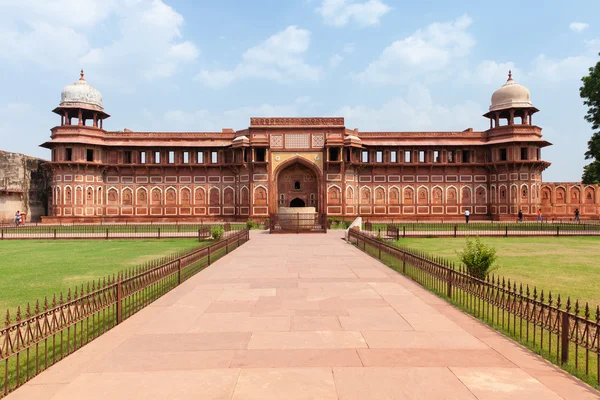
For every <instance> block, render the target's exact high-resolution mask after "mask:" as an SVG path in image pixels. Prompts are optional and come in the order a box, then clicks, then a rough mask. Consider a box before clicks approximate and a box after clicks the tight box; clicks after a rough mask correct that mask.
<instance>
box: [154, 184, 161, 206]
mask: <svg viewBox="0 0 600 400" xmlns="http://www.w3.org/2000/svg"><path fill="white" fill-rule="evenodd" d="M151 203H152V205H153V206H160V205H161V204H162V191H161V190H160V189H159V188H154V189H152V197H151Z"/></svg>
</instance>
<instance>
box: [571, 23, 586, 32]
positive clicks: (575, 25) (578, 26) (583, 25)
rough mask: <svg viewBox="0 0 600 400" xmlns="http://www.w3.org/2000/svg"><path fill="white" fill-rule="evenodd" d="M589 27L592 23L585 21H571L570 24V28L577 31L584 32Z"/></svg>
mask: <svg viewBox="0 0 600 400" xmlns="http://www.w3.org/2000/svg"><path fill="white" fill-rule="evenodd" d="M589 27H590V25H589V24H586V23H585V22H571V23H570V24H569V29H571V30H572V31H573V32H577V33H580V32H583V31H585V30H586V29H587V28H589Z"/></svg>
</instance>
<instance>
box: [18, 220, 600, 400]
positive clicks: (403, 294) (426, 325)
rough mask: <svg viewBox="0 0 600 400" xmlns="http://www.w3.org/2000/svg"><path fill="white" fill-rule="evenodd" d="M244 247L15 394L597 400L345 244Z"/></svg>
mask: <svg viewBox="0 0 600 400" xmlns="http://www.w3.org/2000/svg"><path fill="white" fill-rule="evenodd" d="M342 236H343V231H330V232H329V233H328V234H326V235H318V236H317V235H269V234H268V232H257V231H253V232H252V234H251V240H250V242H248V243H246V244H245V245H243V246H242V247H241V248H240V249H238V250H236V251H234V252H233V253H232V254H230V255H228V256H226V257H224V258H222V259H220V260H218V261H217V262H215V263H214V264H213V265H212V266H210V267H209V268H207V269H206V270H204V271H202V272H201V273H199V274H198V275H196V276H194V277H193V278H191V279H190V280H189V281H187V282H185V283H184V284H183V285H182V286H180V287H178V288H177V289H175V290H174V291H172V292H170V293H168V294H167V295H166V296H164V297H162V298H161V299H159V300H158V301H156V302H155V303H153V304H152V305H151V306H149V307H147V308H146V309H144V310H142V311H141V312H139V313H138V314H136V315H134V316H133V317H132V318H130V319H128V320H127V321H125V322H124V323H123V324H122V325H120V326H118V327H117V328H115V329H114V330H112V331H110V332H108V333H107V334H105V335H103V336H102V337H100V338H99V339H97V340H95V341H94V342H92V343H91V344H89V345H87V346H85V347H84V348H83V349H81V350H79V351H77V352H76V353H75V354H73V355H72V356H69V357H68V358H67V359H66V360H65V361H62V362H60V363H58V364H57V365H56V366H54V367H52V368H50V369H49V370H47V371H45V372H43V373H42V374H40V375H39V376H38V377H36V378H34V379H33V380H32V381H30V382H29V383H27V384H26V385H25V386H23V387H22V388H20V389H18V390H17V391H16V392H15V393H13V394H12V395H10V396H8V399H10V400H16V399H48V398H51V399H75V398H84V399H108V398H110V399H163V398H168V399H169V400H176V399H189V398H197V399H226V400H230V399H234V400H241V399H261V400H263V399H286V400H294V399H298V400H300V399H315V400H317V399H319V400H328V399H332V400H333V399H340V400H350V399H356V400H367V399H482V400H484V399H485V400H487V399H511V400H518V399H527V400H533V399H544V400H552V399H598V398H600V393H598V392H597V391H594V390H592V389H591V388H590V387H589V386H586V385H584V384H582V383H581V382H579V381H578V380H576V379H575V378H572V377H571V376H569V375H568V374H566V373H564V372H562V371H561V370H560V369H558V368H556V367H554V366H552V365H551V364H550V363H548V362H546V361H544V360H543V359H541V358H540V357H538V356H536V355H534V354H532V353H531V352H529V351H528V350H526V349H525V348H523V347H521V346H519V345H517V344H516V343H514V342H512V341H511V340H509V339H507V338H505V337H503V336H502V335H500V334H498V333H496V332H495V331H493V330H491V329H489V328H487V327H486V326H484V325H483V324H481V323H479V322H478V321H476V320H474V319H473V318H471V317H469V316H468V315H465V314H463V313H462V312H460V311H458V310H457V309H455V308H454V307H452V306H451V305H448V304H447V303H446V302H444V301H443V300H440V299H439V298H437V297H436V296H434V295H433V294H431V293H430V292H428V291H426V290H424V289H422V288H421V287H419V286H418V285H417V284H415V283H413V282H412V281H410V280H409V279H407V278H405V277H403V276H401V275H398V274H397V273H395V272H394V271H392V270H390V269H388V268H387V267H385V266H384V265H382V264H380V263H379V262H378V261H377V260H374V259H372V258H370V257H369V256H367V255H365V254H364V253H362V252H361V251H359V250H358V249H356V248H354V247H352V246H351V245H349V244H346V242H344V241H343V240H342Z"/></svg>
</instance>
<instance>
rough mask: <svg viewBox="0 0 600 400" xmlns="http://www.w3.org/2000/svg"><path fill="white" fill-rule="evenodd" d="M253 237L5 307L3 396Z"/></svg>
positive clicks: (243, 235) (239, 236)
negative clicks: (11, 309)
mask: <svg viewBox="0 0 600 400" xmlns="http://www.w3.org/2000/svg"><path fill="white" fill-rule="evenodd" d="M249 239H250V236H249V231H248V230H246V229H244V230H240V231H238V232H235V233H231V234H229V235H227V237H226V238H224V239H222V240H220V241H218V242H216V243H213V244H211V245H208V246H206V245H204V246H202V247H199V248H197V249H195V250H192V251H188V252H187V253H183V252H182V253H175V254H171V255H169V256H166V257H162V258H160V259H157V260H153V261H151V262H148V263H146V264H143V265H140V266H137V267H133V268H131V269H128V270H126V271H123V272H120V273H119V274H117V275H116V276H115V275H113V276H112V277H111V276H108V277H106V278H104V279H102V280H100V279H99V280H98V281H97V282H96V281H93V282H89V283H88V284H87V285H85V286H84V285H82V286H81V287H80V288H76V289H75V290H74V291H71V290H69V292H68V293H66V295H65V294H63V293H60V295H59V296H56V295H54V296H53V297H52V299H51V300H48V299H47V298H45V299H44V300H43V301H41V302H40V301H37V302H36V303H35V305H34V306H31V305H29V304H28V305H27V307H26V308H25V309H24V310H21V308H18V309H17V311H16V313H15V314H14V315H11V314H10V312H9V311H7V312H6V320H5V324H4V327H3V328H0V397H3V396H4V395H7V394H8V393H9V392H11V391H12V390H14V389H16V388H18V387H19V386H21V385H23V384H24V383H25V382H27V381H28V380H30V379H31V378H33V377H34V376H36V375H37V374H39V373H40V372H41V371H43V370H45V369H47V368H48V367H50V366H52V365H53V364H55V363H56V362H58V361H60V360H62V359H63V358H65V357H66V356H68V355H69V354H71V353H73V352H74V351H76V350H77V349H79V348H80V347H82V346H84V345H85V344H87V343H89V342H90V341H92V340H93V339H95V338H97V337H98V336H100V335H102V334H103V333H104V332H106V331H107V330H109V329H111V328H113V327H115V326H116V325H118V324H119V323H121V322H122V321H123V320H125V319H127V318H129V317H130V316H132V315H133V314H135V313H136V312H137V311H139V310H141V309H142V308H144V307H146V306H147V305H148V304H150V303H152V302H153V301H154V300H156V299H158V298H159V297H161V296H162V295H164V294H165V293H167V292H168V291H170V290H171V289H173V288H175V287H177V286H178V285H179V284H181V283H182V282H183V281H185V280H187V279H189V278H190V277H192V276H193V275H194V274H196V273H198V272H199V271H201V270H202V269H204V268H205V267H207V266H208V265H210V264H211V263H212V262H214V261H215V260H217V259H218V258H220V257H222V256H223V255H225V254H228V253H229V252H230V251H233V250H234V249H236V248H237V247H239V246H241V245H242V244H243V243H245V242H247V241H248V240H249Z"/></svg>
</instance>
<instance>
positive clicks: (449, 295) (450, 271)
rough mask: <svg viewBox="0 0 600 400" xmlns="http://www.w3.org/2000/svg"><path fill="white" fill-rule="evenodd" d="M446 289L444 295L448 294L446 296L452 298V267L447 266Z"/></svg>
mask: <svg viewBox="0 0 600 400" xmlns="http://www.w3.org/2000/svg"><path fill="white" fill-rule="evenodd" d="M447 289H448V291H447V292H446V295H448V298H450V299H451V298H452V269H451V268H448V288H447Z"/></svg>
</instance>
